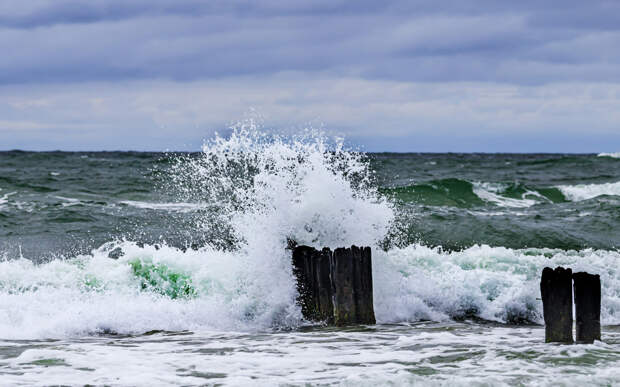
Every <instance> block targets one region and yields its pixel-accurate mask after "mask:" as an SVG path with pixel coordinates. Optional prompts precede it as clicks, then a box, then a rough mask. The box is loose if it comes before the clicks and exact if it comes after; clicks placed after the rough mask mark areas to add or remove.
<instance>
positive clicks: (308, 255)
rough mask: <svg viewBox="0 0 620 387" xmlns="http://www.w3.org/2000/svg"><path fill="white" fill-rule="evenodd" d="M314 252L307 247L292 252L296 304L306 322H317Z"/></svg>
mask: <svg viewBox="0 0 620 387" xmlns="http://www.w3.org/2000/svg"><path fill="white" fill-rule="evenodd" d="M315 256H316V250H315V249H313V248H312V247H309V246H298V247H296V248H295V249H294V250H293V274H294V275H295V277H296V278H297V293H298V294H299V296H298V298H297V302H298V303H299V304H300V305H301V313H302V314H303V316H304V317H305V318H306V319H308V320H319V319H320V315H319V309H320V308H319V294H318V291H317V290H318V284H317V274H316V273H315V260H314V257H315Z"/></svg>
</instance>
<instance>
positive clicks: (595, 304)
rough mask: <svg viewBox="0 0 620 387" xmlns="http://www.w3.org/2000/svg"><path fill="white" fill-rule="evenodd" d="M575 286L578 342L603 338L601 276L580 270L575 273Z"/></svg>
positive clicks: (588, 341) (591, 341)
mask: <svg viewBox="0 0 620 387" xmlns="http://www.w3.org/2000/svg"><path fill="white" fill-rule="evenodd" d="M573 281H574V286H575V320H576V340H575V341H576V342H578V343H588V344H589V343H593V342H594V340H600V339H601V278H600V276H598V275H594V274H588V273H585V272H579V273H575V274H573Z"/></svg>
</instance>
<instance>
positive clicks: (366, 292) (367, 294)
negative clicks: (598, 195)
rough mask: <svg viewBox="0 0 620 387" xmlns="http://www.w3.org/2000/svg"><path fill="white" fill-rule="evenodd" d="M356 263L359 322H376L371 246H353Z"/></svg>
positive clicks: (355, 293) (356, 305) (355, 287)
mask: <svg viewBox="0 0 620 387" xmlns="http://www.w3.org/2000/svg"><path fill="white" fill-rule="evenodd" d="M351 252H352V254H353V264H354V270H355V272H354V276H353V278H354V287H353V290H354V295H355V309H356V312H357V322H358V323H360V324H375V323H376V321H375V308H374V300H373V293H372V258H371V252H370V247H361V248H358V247H357V246H351Z"/></svg>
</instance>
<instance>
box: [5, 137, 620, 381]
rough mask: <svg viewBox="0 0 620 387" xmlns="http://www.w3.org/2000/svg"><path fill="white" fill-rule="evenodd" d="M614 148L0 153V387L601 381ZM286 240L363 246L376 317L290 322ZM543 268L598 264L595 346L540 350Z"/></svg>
mask: <svg viewBox="0 0 620 387" xmlns="http://www.w3.org/2000/svg"><path fill="white" fill-rule="evenodd" d="M619 157H620V155H619V154H613V153H608V154H600V155H596V154H593V155H561V154H552V155H549V154H531V155H530V154H528V155H522V154H521V155H510V154H388V153H385V154H360V153H356V152H350V151H346V150H345V149H343V147H342V145H341V144H340V143H338V142H329V141H327V140H326V139H324V138H323V137H321V136H320V135H317V134H313V133H307V134H305V135H303V136H300V137H296V138H282V137H277V136H269V137H268V136H265V135H264V134H261V132H260V131H258V130H256V129H255V128H254V127H253V126H252V125H241V126H239V127H238V128H236V129H235V130H234V131H233V133H232V135H231V136H230V137H228V138H226V139H224V138H216V139H214V140H213V141H210V142H208V143H206V144H205V146H204V149H203V152H200V153H196V154H161V153H132V152H128V153H121V152H96V153H91V152H84V153H67V152H46V153H32V152H20V151H11V152H1V153H0V257H1V260H0V375H1V378H2V381H3V384H4V383H5V381H6V384H9V385H16V384H53V385H55V384H112V385H115V384H120V385H153V384H179V385H196V384H198V385H200V384H205V383H206V384H209V383H214V384H222V383H223V384H231V385H238V384H281V383H293V384H297V383H317V384H321V383H325V384H332V383H341V384H345V385H346V384H350V385H359V384H364V383H366V384H369V385H376V384H386V383H394V384H415V383H424V384H437V385H442V384H445V385H455V384H467V385H471V384H476V383H478V384H491V385H501V384H516V385H519V384H541V385H552V384H556V383H558V382H562V383H565V384H567V385H569V384H575V385H586V384H600V385H613V384H617V383H620V367H619V366H618V364H620V330H619V325H620V271H619V270H618V266H619V263H620V252H619V251H618V247H619V245H620V235H619V234H618V231H619V230H620V158H619ZM287 239H294V240H296V241H297V242H298V243H303V244H309V245H313V246H316V247H323V246H329V247H338V246H348V245H351V244H362V245H370V246H372V247H373V277H374V298H375V312H376V317H377V322H378V324H377V325H376V326H368V327H354V328H341V329H334V328H325V327H320V326H313V325H311V324H308V323H307V322H305V321H303V319H302V317H301V313H300V309H299V307H298V306H297V305H296V302H295V299H296V292H295V283H294V280H293V276H292V272H291V263H290V252H289V251H287V250H286V249H285V247H286V245H287ZM557 265H564V266H569V267H572V268H573V270H586V271H589V272H592V273H598V274H600V275H601V281H602V296H603V300H602V311H601V317H602V323H603V340H602V342H596V343H595V344H592V345H574V346H558V345H545V344H543V341H544V340H543V337H544V330H543V328H542V326H540V325H539V324H540V323H541V322H542V318H541V309H542V305H541V302H540V300H539V297H540V291H539V288H538V283H539V282H538V281H539V276H540V273H541V270H542V268H543V267H544V266H552V267H553V266H557Z"/></svg>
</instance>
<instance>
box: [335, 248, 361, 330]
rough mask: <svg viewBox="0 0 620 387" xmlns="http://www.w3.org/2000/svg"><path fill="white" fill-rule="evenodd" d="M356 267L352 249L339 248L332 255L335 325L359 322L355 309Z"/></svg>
mask: <svg viewBox="0 0 620 387" xmlns="http://www.w3.org/2000/svg"><path fill="white" fill-rule="evenodd" d="M354 275H355V266H354V261H353V254H352V252H351V249H345V248H338V249H336V250H334V254H333V255H332V284H331V285H332V292H333V295H334V324H335V325H347V324H352V323H356V322H357V310H356V308H355V294H354V291H355V287H354V282H355V278H354Z"/></svg>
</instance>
